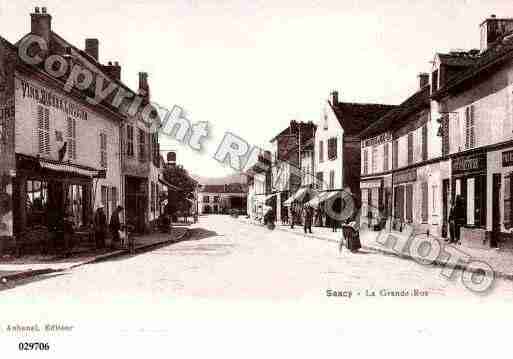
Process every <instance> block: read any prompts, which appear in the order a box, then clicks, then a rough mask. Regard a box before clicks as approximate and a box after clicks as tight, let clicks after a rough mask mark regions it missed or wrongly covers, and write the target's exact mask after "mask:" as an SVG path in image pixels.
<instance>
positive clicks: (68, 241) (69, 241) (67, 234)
mask: <svg viewBox="0 0 513 359" xmlns="http://www.w3.org/2000/svg"><path fill="white" fill-rule="evenodd" d="M73 233H75V222H74V217H73V214H72V213H69V212H66V214H65V216H64V250H65V252H66V253H65V255H66V257H70V256H71V250H72V248H73Z"/></svg>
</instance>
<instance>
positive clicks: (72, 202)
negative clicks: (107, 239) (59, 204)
mask: <svg viewBox="0 0 513 359" xmlns="http://www.w3.org/2000/svg"><path fill="white" fill-rule="evenodd" d="M83 199H84V188H83V186H82V185H79V184H70V185H68V193H67V196H66V205H65V208H66V212H67V214H68V215H70V216H71V217H72V218H73V223H74V225H75V227H77V228H78V227H80V226H82V225H84V215H85V209H84V202H83Z"/></svg>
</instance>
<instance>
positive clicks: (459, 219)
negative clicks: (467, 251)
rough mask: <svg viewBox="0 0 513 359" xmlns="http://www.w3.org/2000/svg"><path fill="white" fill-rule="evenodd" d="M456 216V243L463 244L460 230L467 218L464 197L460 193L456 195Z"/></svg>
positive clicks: (454, 212)
mask: <svg viewBox="0 0 513 359" xmlns="http://www.w3.org/2000/svg"><path fill="white" fill-rule="evenodd" d="M453 218H454V243H458V244H460V245H461V241H460V230H461V226H463V225H464V224H465V222H466V218H465V207H464V203H463V197H461V196H460V195H458V196H456V205H455V206H454V211H453Z"/></svg>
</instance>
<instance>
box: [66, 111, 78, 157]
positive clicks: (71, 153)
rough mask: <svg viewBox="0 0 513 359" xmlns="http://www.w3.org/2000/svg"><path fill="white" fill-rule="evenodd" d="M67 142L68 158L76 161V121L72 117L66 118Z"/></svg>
mask: <svg viewBox="0 0 513 359" xmlns="http://www.w3.org/2000/svg"><path fill="white" fill-rule="evenodd" d="M66 135H67V142H68V147H67V151H68V158H71V159H74V160H76V159H77V120H76V119H74V118H73V117H68V128H67V133H66Z"/></svg>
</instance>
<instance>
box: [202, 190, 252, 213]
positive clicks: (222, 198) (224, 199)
mask: <svg viewBox="0 0 513 359" xmlns="http://www.w3.org/2000/svg"><path fill="white" fill-rule="evenodd" d="M205 196H208V199H209V200H208V202H206V201H205V200H204V199H205ZM247 196H248V195H247V194H246V193H211V192H199V193H198V206H199V213H200V214H205V213H206V211H205V207H206V206H209V207H210V209H211V211H210V213H222V212H223V209H227V210H229V209H231V206H230V205H229V199H230V197H239V198H244V197H246V198H247ZM214 197H219V200H218V201H217V202H214ZM214 206H217V208H218V211H217V212H215V211H213V209H214ZM248 213H249V212H248Z"/></svg>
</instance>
